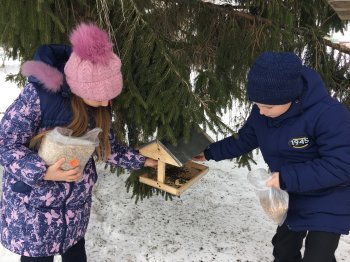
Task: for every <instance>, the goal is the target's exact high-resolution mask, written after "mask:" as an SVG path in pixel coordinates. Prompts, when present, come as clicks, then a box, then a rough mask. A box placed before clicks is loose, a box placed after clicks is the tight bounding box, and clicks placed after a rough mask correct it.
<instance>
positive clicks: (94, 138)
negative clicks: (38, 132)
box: [38, 127, 102, 170]
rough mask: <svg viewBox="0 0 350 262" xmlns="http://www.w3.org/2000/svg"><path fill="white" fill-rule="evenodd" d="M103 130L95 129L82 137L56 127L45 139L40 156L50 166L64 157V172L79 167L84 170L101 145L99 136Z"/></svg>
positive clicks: (39, 152) (40, 149) (66, 129)
mask: <svg viewBox="0 0 350 262" xmlns="http://www.w3.org/2000/svg"><path fill="white" fill-rule="evenodd" d="M101 131H102V129H101V128H94V129H92V130H90V131H88V132H87V133H86V134H84V135H83V136H80V137H74V136H72V132H73V131H72V130H70V129H68V128H64V127H56V128H54V129H53V130H51V131H49V132H48V133H47V134H46V135H45V136H44V138H43V140H42V142H41V144H40V147H39V151H38V154H39V156H40V157H41V158H42V159H43V160H44V161H45V163H46V164H47V165H48V166H50V165H52V164H54V163H55V162H56V161H57V160H59V159H60V158H62V157H64V158H65V159H66V162H65V163H64V164H63V165H62V169H63V170H70V169H73V168H75V167H77V166H80V167H81V168H84V167H85V165H86V163H87V162H88V160H89V159H90V157H91V155H92V154H93V153H94V151H95V148H96V147H97V146H98V145H99V138H98V135H99V133H100V132H101Z"/></svg>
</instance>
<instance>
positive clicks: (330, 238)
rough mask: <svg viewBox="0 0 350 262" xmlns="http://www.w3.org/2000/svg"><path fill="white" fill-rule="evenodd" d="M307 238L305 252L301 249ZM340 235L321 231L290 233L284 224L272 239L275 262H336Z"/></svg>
mask: <svg viewBox="0 0 350 262" xmlns="http://www.w3.org/2000/svg"><path fill="white" fill-rule="evenodd" d="M305 237H306V238H305ZM304 238H305V252H304V257H303V259H302V258H301V253H300V249H301V248H302V245H303V240H304ZM339 238H340V234H335V233H329V232H319V231H301V232H294V231H290V230H289V229H288V227H287V226H286V225H285V224H283V225H282V226H280V227H278V228H277V232H276V234H275V236H274V237H273V238H272V244H273V255H274V257H275V260H274V262H301V261H303V262H336V259H335V256H334V253H335V250H336V249H337V247H338V243H339Z"/></svg>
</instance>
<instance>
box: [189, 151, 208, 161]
mask: <svg viewBox="0 0 350 262" xmlns="http://www.w3.org/2000/svg"><path fill="white" fill-rule="evenodd" d="M192 160H193V161H207V160H206V159H205V156H204V153H203V152H202V153H200V154H199V155H196V156H194V157H192Z"/></svg>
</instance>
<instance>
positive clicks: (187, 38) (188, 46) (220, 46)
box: [0, 0, 350, 199]
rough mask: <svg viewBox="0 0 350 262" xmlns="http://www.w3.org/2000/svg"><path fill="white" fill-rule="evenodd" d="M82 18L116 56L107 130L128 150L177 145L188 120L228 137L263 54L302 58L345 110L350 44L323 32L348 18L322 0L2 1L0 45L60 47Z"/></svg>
mask: <svg viewBox="0 0 350 262" xmlns="http://www.w3.org/2000/svg"><path fill="white" fill-rule="evenodd" d="M82 21H84V22H89V21H92V22H95V23H97V24H99V25H100V26H101V27H103V28H104V29H106V30H107V31H108V32H109V34H110V36H111V38H112V40H113V42H114V49H115V52H116V53H117V54H118V55H119V56H120V57H121V60H122V63H123V66H122V70H123V78H124V83H125V86H124V90H123V92H122V94H121V95H120V96H118V97H117V98H116V99H115V101H114V103H113V119H114V122H113V127H114V129H115V132H116V135H117V137H118V139H119V141H128V142H129V143H130V145H131V146H138V145H141V144H143V143H145V142H147V141H150V140H152V139H154V138H160V139H167V140H169V141H171V142H172V143H174V144H175V143H176V140H177V138H179V137H184V138H185V139H186V138H188V137H189V133H190V130H191V129H192V127H194V126H196V125H201V126H203V128H204V129H210V130H212V131H213V132H214V133H217V132H221V133H225V134H228V133H232V134H234V132H235V131H237V130H238V128H239V127H240V126H241V125H242V123H243V121H244V118H245V115H239V116H238V117H236V118H235V119H234V125H233V126H227V125H225V124H224V123H223V122H222V121H221V117H222V115H223V113H224V112H225V110H227V109H229V108H231V107H232V103H233V101H236V103H239V104H240V106H241V107H242V108H246V109H247V110H248V109H249V107H250V104H249V102H248V101H246V97H245V84H246V75H247V71H248V70H249V67H250V66H251V64H252V62H253V61H254V59H255V58H256V57H257V56H258V55H259V54H260V53H261V52H263V51H266V50H275V51H278V50H281V51H293V52H295V53H296V54H298V55H300V56H301V57H303V60H304V63H305V64H306V65H308V66H310V67H312V68H314V69H316V70H317V71H318V72H319V73H320V74H321V76H322V78H323V79H324V81H325V83H326V86H327V87H328V89H329V92H330V93H331V94H332V95H334V96H336V97H337V98H339V99H340V100H341V101H342V102H343V103H344V104H345V105H346V106H347V107H348V108H350V89H349V86H350V77H349V75H350V73H349V72H350V71H349V65H350V63H349V55H350V49H348V48H344V47H341V46H339V45H337V44H333V43H332V42H330V41H329V40H327V39H326V38H325V37H326V36H328V34H329V32H331V31H342V30H344V29H345V27H346V25H347V22H346V21H341V20H340V19H339V18H338V16H337V15H336V14H335V12H334V11H333V9H332V8H331V7H330V6H329V5H328V3H327V1H326V0H322V1H319V0H317V1H316V0H286V1H279V0H269V1H266V0H237V1H232V2H231V3H227V4H223V5H218V4H214V3H213V1H199V0H167V1H161V0H95V1H94V0H45V1H44V0H36V1H34V0H33V1H25V0H2V1H1V8H0V32H1V33H2V37H1V40H0V45H1V46H2V47H3V48H4V50H5V53H6V55H7V56H9V57H12V58H19V59H21V60H22V61H24V60H28V59H30V58H31V57H32V55H33V53H34V50H35V49H36V48H37V47H38V46H39V45H41V44H45V43H68V39H67V36H68V35H69V32H70V31H71V30H72V28H73V27H74V26H75V25H76V24H78V23H79V22H82ZM9 78H12V79H16V80H17V81H20V80H21V78H20V77H18V76H10V77H9ZM22 80H23V79H22ZM247 110H246V111H247ZM126 134H128V137H127V136H126ZM251 157H252V155H247V156H244V157H242V158H241V159H240V161H241V162H240V163H243V164H249V161H248V160H249V159H251ZM129 181H130V180H129ZM132 181H134V180H132ZM129 186H130V184H129ZM134 193H135V194H137V192H134ZM147 194H149V193H147ZM147 194H143V196H144V197H146V196H149V195H147ZM141 199H142V197H141Z"/></svg>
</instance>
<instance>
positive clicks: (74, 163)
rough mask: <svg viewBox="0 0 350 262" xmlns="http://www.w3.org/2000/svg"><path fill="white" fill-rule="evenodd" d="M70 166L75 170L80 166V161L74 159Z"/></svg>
mask: <svg viewBox="0 0 350 262" xmlns="http://www.w3.org/2000/svg"><path fill="white" fill-rule="evenodd" d="M69 165H70V166H71V167H73V168H74V167H76V166H78V165H79V160H78V159H76V158H73V159H72V160H70V161H69Z"/></svg>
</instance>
